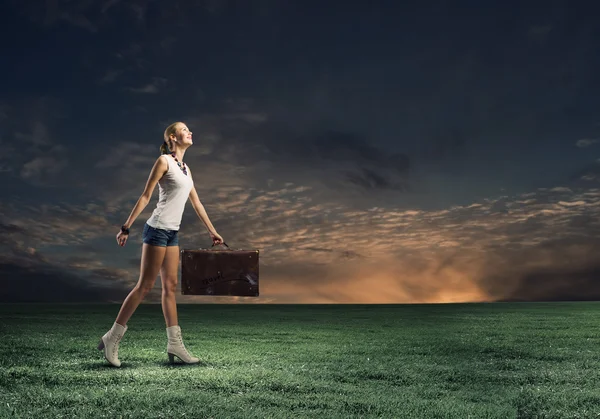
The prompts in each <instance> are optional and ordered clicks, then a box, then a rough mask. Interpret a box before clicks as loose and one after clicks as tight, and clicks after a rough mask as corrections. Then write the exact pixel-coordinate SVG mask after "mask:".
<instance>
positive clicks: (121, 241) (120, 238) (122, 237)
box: [117, 231, 129, 247]
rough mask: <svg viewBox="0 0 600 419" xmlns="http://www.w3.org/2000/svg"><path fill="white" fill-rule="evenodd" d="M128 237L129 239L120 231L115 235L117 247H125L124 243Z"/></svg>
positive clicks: (127, 235)
mask: <svg viewBox="0 0 600 419" xmlns="http://www.w3.org/2000/svg"><path fill="white" fill-rule="evenodd" d="M128 237H129V234H125V233H123V232H122V231H119V234H117V243H119V246H121V247H123V246H125V243H126V242H127V238H128Z"/></svg>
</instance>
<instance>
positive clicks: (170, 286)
mask: <svg viewBox="0 0 600 419" xmlns="http://www.w3.org/2000/svg"><path fill="white" fill-rule="evenodd" d="M176 290H177V278H175V279H174V280H172V279H170V280H167V281H165V280H163V284H162V291H163V293H165V294H175V292H176Z"/></svg>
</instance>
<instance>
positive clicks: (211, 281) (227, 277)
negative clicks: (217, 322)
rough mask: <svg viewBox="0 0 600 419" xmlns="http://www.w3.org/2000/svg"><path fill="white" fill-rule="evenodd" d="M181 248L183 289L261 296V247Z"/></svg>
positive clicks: (192, 292)
mask: <svg viewBox="0 0 600 419" xmlns="http://www.w3.org/2000/svg"><path fill="white" fill-rule="evenodd" d="M224 246H225V247H226V249H223V248H221V249H218V248H215V246H214V245H213V248H211V249H198V250H185V249H184V250H182V251H181V293H182V294H183V295H219V296H237V297H258V250H233V249H231V248H230V247H229V246H227V244H225V243H224Z"/></svg>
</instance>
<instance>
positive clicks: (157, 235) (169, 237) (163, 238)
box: [142, 223, 179, 246]
mask: <svg viewBox="0 0 600 419" xmlns="http://www.w3.org/2000/svg"><path fill="white" fill-rule="evenodd" d="M177 232H178V231H177V230H163V229H162V228H154V227H151V226H149V225H148V223H146V224H145V225H144V232H143V233H142V239H143V241H144V243H146V244H149V245H151V246H179V237H177Z"/></svg>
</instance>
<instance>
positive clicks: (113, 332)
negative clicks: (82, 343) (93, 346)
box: [98, 322, 127, 367]
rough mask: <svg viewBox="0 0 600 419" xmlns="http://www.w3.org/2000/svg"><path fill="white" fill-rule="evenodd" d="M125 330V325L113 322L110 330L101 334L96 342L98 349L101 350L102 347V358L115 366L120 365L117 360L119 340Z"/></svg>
mask: <svg viewBox="0 0 600 419" xmlns="http://www.w3.org/2000/svg"><path fill="white" fill-rule="evenodd" d="M126 330H127V326H121V325H120V324H118V323H116V322H115V324H113V326H112V327H111V328H110V330H109V331H108V332H106V334H105V335H104V336H102V338H101V339H100V343H99V344H98V350H100V351H101V350H102V349H104V358H106V360H107V361H108V362H110V363H111V364H112V365H114V366H115V367H120V366H121V361H119V342H120V341H121V339H122V338H123V335H124V334H125V331H126Z"/></svg>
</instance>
